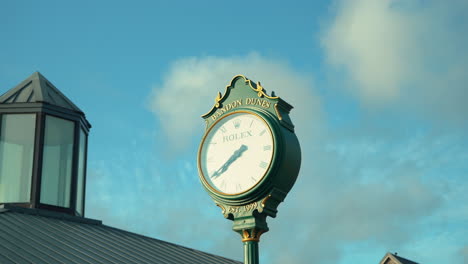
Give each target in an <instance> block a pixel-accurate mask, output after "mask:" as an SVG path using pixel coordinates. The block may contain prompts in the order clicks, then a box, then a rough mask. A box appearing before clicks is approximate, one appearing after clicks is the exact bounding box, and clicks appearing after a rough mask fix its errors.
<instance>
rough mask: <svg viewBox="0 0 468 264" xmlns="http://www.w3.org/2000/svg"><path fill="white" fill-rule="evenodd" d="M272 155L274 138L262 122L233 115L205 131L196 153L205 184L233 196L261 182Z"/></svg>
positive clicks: (241, 114)
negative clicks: (205, 133)
mask: <svg viewBox="0 0 468 264" xmlns="http://www.w3.org/2000/svg"><path fill="white" fill-rule="evenodd" d="M273 151H274V142H273V135H272V132H271V130H270V127H269V125H268V124H267V123H266V121H265V120H263V118H261V117H260V116H258V115H256V114H251V113H248V112H233V113H232V114H229V115H227V116H224V117H223V118H221V119H220V120H219V121H217V122H216V123H215V124H214V125H213V127H212V128H211V129H210V130H209V131H208V134H207V135H206V136H205V138H204V140H203V143H202V146H201V149H200V152H199V156H198V158H199V167H200V170H201V174H202V177H203V178H204V180H205V182H206V183H208V185H210V186H211V187H212V188H213V189H214V190H215V191H217V192H221V193H223V194H227V195H236V194H240V193H243V192H246V191H248V190H250V189H251V188H252V187H254V186H255V185H256V184H257V183H259V182H260V181H261V180H262V179H263V177H264V176H265V174H266V172H267V171H268V169H269V167H270V165H271V162H272V158H273Z"/></svg>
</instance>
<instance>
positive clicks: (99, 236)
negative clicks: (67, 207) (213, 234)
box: [0, 205, 241, 264]
mask: <svg viewBox="0 0 468 264" xmlns="http://www.w3.org/2000/svg"><path fill="white" fill-rule="evenodd" d="M0 263H4V264H8V263H21V264H22V263H34V264H40V263H44V264H54V263H90V264H97V263H125V264H127V263H138V264H140V263H158V264H159V263H174V264H175V263H177V264H179V263H194V264H195V263H203V264H209V263H212V264H215V263H216V264H217V263H226V264H231V263H232V264H240V263H241V262H239V261H234V260H231V259H227V258H224V257H220V256H216V255H213V254H209V253H205V252H202V251H198V250H194V249H191V248H186V247H183V246H180V245H176V244H172V243H168V242H165V241H162V240H158V239H154V238H150V237H146V236H142V235H138V234H135V233H131V232H127V231H124V230H120V229H117V228H113V227H109V226H106V225H103V224H102V222H101V221H97V220H92V219H87V218H82V217H74V216H70V215H66V214H61V213H57V212H51V211H45V210H40V209H29V208H20V207H13V206H9V205H4V207H3V208H0Z"/></svg>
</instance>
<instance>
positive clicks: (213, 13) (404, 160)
mask: <svg viewBox="0 0 468 264" xmlns="http://www.w3.org/2000/svg"><path fill="white" fill-rule="evenodd" d="M467 31H468V4H467V3H466V1H461V0H460V1H457V0H451V1H420V0H407V1H403V0H386V1H373V0H356V1H345V0H341V1H332V2H328V1H302V2H301V1H289V2H284V1H264V2H262V1H256V2H249V1H237V2H235V3H234V2H231V3H229V2H223V1H197V2H188V1H187V2H182V1H133V2H131V3H130V2H123V1H121V2H119V1H99V2H97V1H78V2H66V1H40V2H38V1H7V2H5V3H3V4H2V7H1V9H0V36H1V39H0V40H1V41H0V93H3V92H5V91H7V90H8V89H10V88H12V87H13V86H15V85H16V84H18V83H19V82H21V81H22V80H23V79H25V78H26V77H28V76H29V75H30V74H31V73H32V72H34V71H40V72H41V73H42V74H43V75H44V76H45V77H46V78H48V79H49V80H50V81H51V82H52V83H54V84H55V86H57V87H58V88H59V89H60V90H61V91H62V92H63V93H64V94H66V95H67V96H68V97H69V98H71V100H72V101H74V102H75V103H76V104H77V105H78V106H79V107H80V108H81V109H83V110H84V111H85V113H86V115H87V118H88V120H89V121H90V122H91V124H92V125H93V128H92V130H91V135H90V140H89V155H88V185H87V199H86V205H87V207H86V215H87V217H90V218H95V219H102V220H103V221H104V223H105V224H107V225H111V226H116V227H119V228H123V229H126V230H129V231H133V232H137V233H140V234H144V235H148V236H151V237H156V238H159V239H163V240H167V241H170V242H174V243H177V244H182V245H185V246H189V247H193V248H196V249H200V250H204V251H208V252H211V253H214V254H218V255H223V256H227V257H230V258H234V259H239V260H240V259H242V245H241V241H240V237H239V236H238V234H236V233H234V232H233V231H231V230H230V229H231V223H230V221H228V220H225V219H224V218H223V217H222V215H221V212H220V211H219V208H217V207H216V206H214V203H213V202H212V201H211V200H210V198H209V197H208V195H207V194H206V193H205V192H204V190H203V188H202V187H201V185H200V183H199V181H198V174H197V169H196V151H197V148H198V144H199V141H200V139H201V137H202V135H203V130H204V123H203V121H202V119H201V118H200V115H201V114H203V113H205V112H206V111H207V110H209V109H210V108H211V106H212V104H213V102H214V101H213V100H214V97H215V96H216V93H217V92H218V91H221V92H223V91H224V87H225V86H226V85H227V84H229V82H230V80H231V78H232V77H233V76H234V75H237V74H243V75H245V76H247V77H248V78H250V79H252V80H253V81H256V82H257V81H261V82H262V85H263V86H264V87H265V88H266V89H267V90H268V91H271V90H274V91H275V92H276V94H277V95H279V96H280V97H282V98H283V99H285V100H286V101H288V102H289V103H291V104H292V105H293V106H294V107H295V108H294V109H293V110H292V118H293V121H294V122H295V125H296V131H297V134H298V137H299V140H300V143H301V146H302V152H303V165H302V168H301V172H300V175H299V178H298V180H297V182H296V185H295V187H294V188H293V189H292V191H291V192H290V194H289V196H288V197H287V198H286V200H285V202H284V203H283V204H281V205H280V207H279V213H278V216H277V218H275V219H269V226H270V232H268V233H266V234H264V235H263V236H262V241H261V244H260V254H261V260H262V262H263V263H318V264H327V263H363V264H367V263H368V264H373V263H378V262H379V261H380V259H381V258H382V257H383V255H384V254H385V253H386V252H387V251H390V252H395V251H396V252H398V253H399V255H401V256H405V257H408V258H410V259H413V260H415V261H418V262H422V263H467V262H468V231H467V230H468V182H467V181H468V180H467V172H468V151H467V149H468V138H467V136H466V135H467V133H468V118H467V116H466V113H467V112H468V111H467V110H468V103H467V101H468V92H467V91H468V90H467V88H468V87H467V83H468V74H467V69H468V52H467V50H466V47H467V46H468V32H467Z"/></svg>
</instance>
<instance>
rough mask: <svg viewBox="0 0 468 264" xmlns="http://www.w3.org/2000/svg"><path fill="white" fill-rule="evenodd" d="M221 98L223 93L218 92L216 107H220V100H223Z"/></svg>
mask: <svg viewBox="0 0 468 264" xmlns="http://www.w3.org/2000/svg"><path fill="white" fill-rule="evenodd" d="M221 99H222V96H221V93H220V92H218V95H217V96H216V98H215V107H216V108H219V106H220V103H219V101H221Z"/></svg>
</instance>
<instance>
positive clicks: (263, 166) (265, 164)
mask: <svg viewBox="0 0 468 264" xmlns="http://www.w3.org/2000/svg"><path fill="white" fill-rule="evenodd" d="M259 166H260V168H262V169H266V167H267V166H268V163H266V162H264V161H262V162H260V164H259Z"/></svg>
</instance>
